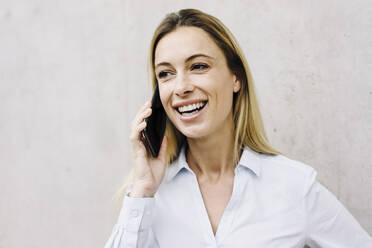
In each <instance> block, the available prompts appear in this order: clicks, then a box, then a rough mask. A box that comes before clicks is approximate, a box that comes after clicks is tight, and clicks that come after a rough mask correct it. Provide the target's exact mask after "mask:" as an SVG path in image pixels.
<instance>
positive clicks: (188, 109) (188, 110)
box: [176, 101, 208, 117]
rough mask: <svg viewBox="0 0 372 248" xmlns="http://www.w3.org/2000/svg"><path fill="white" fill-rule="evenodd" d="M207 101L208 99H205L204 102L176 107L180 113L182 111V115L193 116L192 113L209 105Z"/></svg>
mask: <svg viewBox="0 0 372 248" xmlns="http://www.w3.org/2000/svg"><path fill="white" fill-rule="evenodd" d="M207 102H208V101H204V102H200V103H194V104H190V105H186V106H182V107H178V108H176V109H177V111H178V113H180V114H181V115H182V116H185V117H187V116H191V115H193V114H195V113H197V112H199V111H200V110H202V109H203V108H204V107H205V105H207Z"/></svg>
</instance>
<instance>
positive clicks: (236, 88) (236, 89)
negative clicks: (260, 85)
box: [233, 75, 241, 93]
mask: <svg viewBox="0 0 372 248" xmlns="http://www.w3.org/2000/svg"><path fill="white" fill-rule="evenodd" d="M240 88H241V83H240V80H239V79H238V77H237V76H236V75H234V85H233V90H234V93H237V92H239V90H240Z"/></svg>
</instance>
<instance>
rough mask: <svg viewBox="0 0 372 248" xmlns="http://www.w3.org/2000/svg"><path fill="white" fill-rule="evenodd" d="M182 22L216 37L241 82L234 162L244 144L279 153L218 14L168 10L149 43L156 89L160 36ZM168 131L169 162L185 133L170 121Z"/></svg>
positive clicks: (241, 59) (235, 115)
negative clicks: (267, 131) (271, 141)
mask: <svg viewBox="0 0 372 248" xmlns="http://www.w3.org/2000/svg"><path fill="white" fill-rule="evenodd" d="M181 26H191V27H198V28H201V29H203V30H204V31H205V32H207V33H208V34H209V35H210V37H211V38H212V39H213V41H214V42H215V43H216V44H217V45H218V47H219V48H220V49H221V50H222V52H223V54H224V55H225V57H226V61H227V65H228V67H229V69H230V70H231V71H232V72H233V73H234V74H235V75H236V77H237V78H238V79H239V80H240V82H241V89H240V91H239V92H237V93H235V94H234V100H233V119H234V137H235V140H234V150H233V153H234V154H233V157H234V162H235V163H234V164H237V162H238V161H239V154H240V151H241V150H242V148H243V147H244V146H248V147H249V148H251V149H253V150H255V151H257V152H259V153H264V154H271V155H275V154H280V153H279V152H278V151H276V150H275V149H273V148H272V147H271V146H270V144H269V142H268V139H267V137H266V133H265V130H264V126H263V123H262V119H261V114H260V111H259V106H258V102H257V98H256V94H255V90H254V85H253V79H252V75H251V72H250V70H249V67H248V64H247V62H246V59H245V57H244V54H243V52H242V50H241V48H240V46H239V44H238V42H237V41H236V39H235V38H234V36H233V35H232V33H231V32H230V31H229V29H228V28H227V27H226V26H225V25H224V24H223V23H222V22H221V21H220V20H218V19H217V18H216V17H213V16H211V15H209V14H206V13H204V12H202V11H200V10H196V9H182V10H180V11H178V12H174V13H170V14H168V15H167V16H166V17H165V18H164V20H163V21H162V22H161V23H160V25H159V26H158V27H157V29H156V30H155V32H154V35H153V38H152V41H151V47H150V70H151V77H152V86H153V90H154V89H155V87H156V84H157V79H156V74H155V69H154V68H155V65H154V61H155V49H156V47H157V44H158V43H159V41H160V39H161V38H162V37H164V36H165V35H167V34H168V33H170V32H172V31H174V30H176V29H177V28H178V27H181ZM165 135H166V136H167V138H168V148H167V163H168V165H169V164H170V163H171V162H173V161H174V160H175V159H177V157H178V154H179V151H180V149H181V146H182V144H183V143H184V142H185V136H184V135H183V134H182V133H181V132H179V131H178V130H177V129H176V128H175V127H174V125H173V124H172V123H171V122H170V121H167V127H166V131H165ZM132 177H133V170H132V171H131V172H130V173H129V177H128V178H127V179H126V180H125V182H124V184H123V186H122V187H121V188H120V189H119V191H118V193H117V195H118V196H119V197H118V198H119V200H121V199H122V198H123V196H124V194H125V189H126V188H127V186H128V185H130V184H131V183H132Z"/></svg>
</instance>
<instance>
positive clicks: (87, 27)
mask: <svg viewBox="0 0 372 248" xmlns="http://www.w3.org/2000/svg"><path fill="white" fill-rule="evenodd" d="M185 7H194V8H199V9H202V10H204V11H206V12H208V13H211V14H213V15H215V16H217V17H219V18H220V19H221V20H222V21H223V22H224V23H225V24H226V25H227V26H228V27H229V28H230V29H231V30H232V32H233V33H234V34H235V35H236V37H237V39H238V40H239V42H240V44H241V45H242V47H243V49H244V52H245V54H246V56H247V60H248V62H249V64H250V66H251V69H252V73H253V77H254V79H255V83H256V88H257V92H258V96H259V99H260V103H261V108H262V113H263V116H264V121H265V124H266V129H267V132H268V135H269V138H270V140H271V141H272V143H273V144H274V146H275V147H276V148H277V149H279V150H280V151H282V152H284V153H285V154H287V155H288V156H290V157H292V158H294V159H297V160H300V161H302V162H305V163H307V164H310V165H311V166H313V167H314V168H316V169H317V170H318V173H319V177H318V178H319V180H320V181H321V182H322V183H323V184H325V185H326V186H327V187H328V188H329V189H330V190H331V191H332V192H334V193H335V194H336V195H337V197H338V198H339V199H340V200H341V201H342V202H343V203H344V204H345V206H346V207H347V208H348V209H349V210H350V211H351V213H352V214H353V215H354V216H355V217H356V218H357V219H358V220H359V221H360V223H361V224H362V226H363V227H364V228H366V229H367V230H368V232H369V233H370V234H372V194H371V191H370V189H371V188H372V180H371V178H372V152H371V151H372V145H371V139H372V128H371V126H372V125H371V122H372V84H371V79H372V75H371V69H372V67H371V66H372V32H371V30H372V15H371V13H372V3H371V1H368V0H365V1H363V0H353V1H349V0H313V1H305V0H280V1H258V0H256V1H254V0H250V1H220V2H219V3H218V4H215V1H199V0H197V1H195V0H193V1H190V0H188V1H177V2H176V3H175V1H146V2H145V1H134V0H130V1H129V0H104V1H103V0H101V1H99V0H90V1H88V0H86V1H72V0H65V1H57V0H44V1H42V0H32V1H31V0H18V1H11V0H0V99H1V103H0V197H1V198H0V199H1V200H0V247H1V248H15V247H17V248H18V247H30V248H33V247H70V248H80V247H91V248H94V247H97V248H98V247H103V244H104V243H105V241H106V240H107V238H108V236H109V235H110V232H111V229H112V227H113V225H114V223H115V221H116V218H117V216H116V214H117V213H116V212H115V208H114V205H113V203H112V201H111V197H112V195H113V193H114V192H115V191H116V189H117V188H118V187H119V186H120V184H121V182H122V180H123V178H124V176H125V174H126V173H127V172H128V170H129V169H130V167H131V156H130V155H131V154H130V149H129V142H128V137H129V125H130V122H131V119H132V118H133V117H134V115H135V113H136V112H137V109H138V108H139V106H141V105H142V104H143V102H144V101H145V100H147V99H148V98H149V96H150V95H151V94H150V84H149V80H148V76H147V74H146V73H147V69H146V62H147V58H148V54H147V53H148V49H149V42H150V38H151V35H152V32H153V30H154V29H155V27H156V25H157V24H158V23H159V21H160V20H161V18H162V17H163V16H164V15H165V14H166V13H167V12H170V11H174V10H178V9H180V8H185Z"/></svg>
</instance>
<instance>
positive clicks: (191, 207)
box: [105, 147, 372, 248]
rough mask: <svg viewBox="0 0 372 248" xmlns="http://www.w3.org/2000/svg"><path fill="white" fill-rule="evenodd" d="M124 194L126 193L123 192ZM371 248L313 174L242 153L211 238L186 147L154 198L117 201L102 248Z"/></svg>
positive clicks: (280, 159) (285, 161) (371, 241)
mask: <svg viewBox="0 0 372 248" xmlns="http://www.w3.org/2000/svg"><path fill="white" fill-rule="evenodd" d="M129 191H130V189H129V190H128V191H127V193H128V192H129ZM304 245H308V246H310V247H312V248H314V247H315V248H317V247H322V248H323V247H324V248H372V238H371V237H370V236H369V235H368V233H367V232H366V231H365V230H363V228H362V227H361V226H360V225H359V223H358V222H357V221H356V220H355V218H354V217H353V216H352V215H351V214H350V213H349V212H348V211H347V210H346V208H345V207H344V206H343V205H342V204H341V203H340V202H339V201H338V200H337V198H336V197H335V196H334V195H333V194H332V193H330V192H329V191H328V190H327V189H326V188H325V187H324V186H322V185H321V184H320V183H319V182H318V181H317V180H316V171H315V170H314V169H313V168H312V167H310V166H308V165H305V164H303V163H301V162H298V161H294V160H291V159H289V158H287V157H285V156H282V155H264V154H260V153H257V152H254V151H253V150H251V149H250V148H248V147H246V148H245V149H244V151H243V153H242V155H241V158H240V161H239V164H238V166H237V167H236V168H235V175H234V186H233V192H232V195H231V198H230V201H229V202H228V205H227V207H226V209H225V210H224V212H223V215H222V217H221V220H220V222H219V224H218V228H217V232H216V235H214V233H213V230H212V226H211V224H210V221H209V217H208V214H207V211H206V208H205V205H204V202H203V198H202V194H201V192H200V189H199V184H198V181H197V178H196V176H195V174H194V172H193V171H192V170H191V169H190V168H189V166H188V164H187V162H186V157H185V147H183V148H182V149H181V152H180V155H179V157H178V159H177V160H176V161H174V162H173V163H172V164H171V165H170V166H169V167H168V169H167V171H166V174H165V176H164V179H163V181H162V183H161V184H160V186H159V189H158V191H157V193H156V194H155V196H154V197H151V198H133V197H129V196H128V194H127V195H126V196H125V198H124V200H123V205H122V209H121V211H120V215H119V218H118V221H117V224H116V225H115V226H114V228H113V230H112V234H111V236H110V238H109V240H108V241H107V243H106V245H105V248H119V247H120V248H158V247H160V248H199V247H200V248H217V247H218V248H240V247H241V248H243V247H244V248H246V247H250V248H281V247H282V248H303V247H304Z"/></svg>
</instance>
